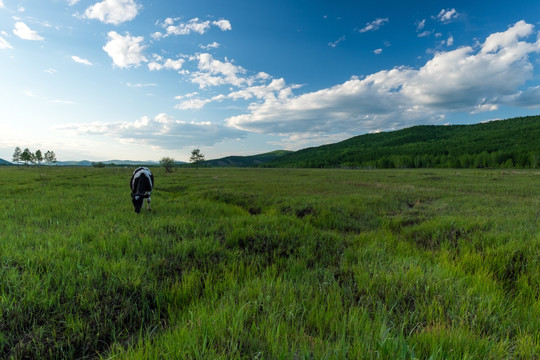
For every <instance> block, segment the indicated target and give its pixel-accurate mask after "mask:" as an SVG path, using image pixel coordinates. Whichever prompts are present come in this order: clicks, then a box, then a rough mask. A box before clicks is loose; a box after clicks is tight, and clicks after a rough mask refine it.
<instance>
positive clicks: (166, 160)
mask: <svg viewBox="0 0 540 360" xmlns="http://www.w3.org/2000/svg"><path fill="white" fill-rule="evenodd" d="M159 163H160V164H161V166H163V167H164V168H165V172H168V173H170V172H172V168H173V165H174V159H173V158H172V157H168V156H165V157H162V158H161V160H159Z"/></svg>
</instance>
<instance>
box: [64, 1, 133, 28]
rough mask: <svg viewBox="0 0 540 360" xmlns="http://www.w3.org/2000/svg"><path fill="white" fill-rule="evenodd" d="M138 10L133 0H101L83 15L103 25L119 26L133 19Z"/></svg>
mask: <svg viewBox="0 0 540 360" xmlns="http://www.w3.org/2000/svg"><path fill="white" fill-rule="evenodd" d="M71 2H73V1H71ZM140 8H141V5H139V4H137V3H135V1H133V0H103V1H101V2H98V3H96V4H94V5H92V6H90V7H89V8H88V9H86V11H85V12H84V15H85V16H86V17H87V18H88V19H94V20H99V21H101V22H103V23H105V24H113V25H119V24H121V23H123V22H126V21H129V20H133V19H135V17H136V16H137V13H138V11H139V9H140Z"/></svg>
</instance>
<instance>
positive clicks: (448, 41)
mask: <svg viewBox="0 0 540 360" xmlns="http://www.w3.org/2000/svg"><path fill="white" fill-rule="evenodd" d="M452 45H454V37H453V36H450V37H448V40H446V46H452Z"/></svg>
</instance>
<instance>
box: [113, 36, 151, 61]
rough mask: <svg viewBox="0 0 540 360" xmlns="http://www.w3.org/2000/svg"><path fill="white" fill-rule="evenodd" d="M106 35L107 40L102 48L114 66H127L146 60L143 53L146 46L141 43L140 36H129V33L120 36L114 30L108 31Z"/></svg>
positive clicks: (142, 39)
mask: <svg viewBox="0 0 540 360" xmlns="http://www.w3.org/2000/svg"><path fill="white" fill-rule="evenodd" d="M108 36H109V40H108V41H107V44H106V45H105V46H103V50H105V52H106V53H107V54H108V55H109V56H110V57H111V59H112V60H113V63H114V65H115V66H117V67H119V68H129V67H131V66H139V65H140V64H141V63H142V62H148V60H147V59H146V57H145V56H144V53H143V52H144V49H145V48H146V46H145V45H143V44H142V42H143V41H144V38H143V37H142V36H131V35H129V33H126V35H125V36H122V35H120V34H118V33H117V32H116V31H110V32H109V34H108Z"/></svg>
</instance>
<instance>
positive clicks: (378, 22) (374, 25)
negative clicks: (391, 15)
mask: <svg viewBox="0 0 540 360" xmlns="http://www.w3.org/2000/svg"><path fill="white" fill-rule="evenodd" d="M388 21H389V20H388V18H384V19H381V18H379V19H375V20H373V21H372V22H369V23H367V24H366V26H365V27H363V28H362V29H360V32H361V33H364V32H368V31H375V30H379V28H380V27H381V26H383V25H384V24H385V23H387V22H388Z"/></svg>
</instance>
